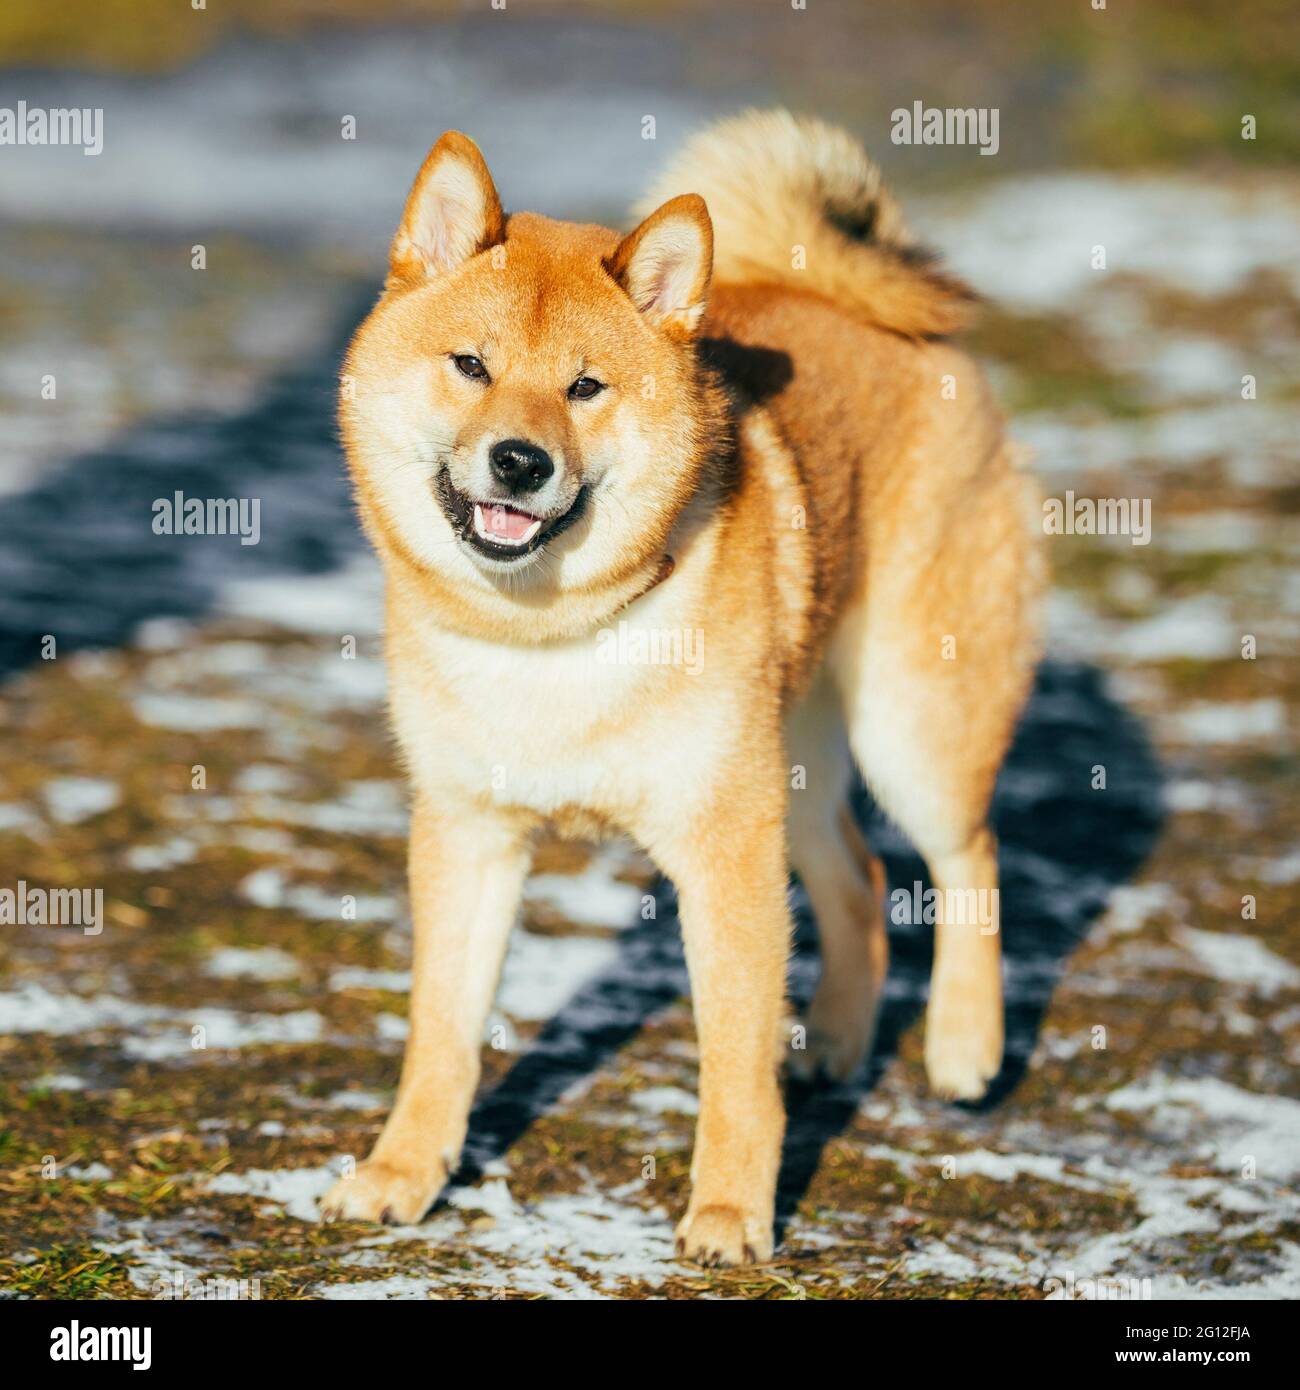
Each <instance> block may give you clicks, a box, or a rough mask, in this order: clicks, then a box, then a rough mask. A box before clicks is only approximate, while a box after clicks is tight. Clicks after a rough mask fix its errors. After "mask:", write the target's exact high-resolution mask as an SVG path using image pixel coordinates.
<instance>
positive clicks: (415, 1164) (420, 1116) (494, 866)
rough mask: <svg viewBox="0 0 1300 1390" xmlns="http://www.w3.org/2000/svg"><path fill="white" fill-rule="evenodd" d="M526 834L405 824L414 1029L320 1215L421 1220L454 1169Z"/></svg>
mask: <svg viewBox="0 0 1300 1390" xmlns="http://www.w3.org/2000/svg"><path fill="white" fill-rule="evenodd" d="M528 862H529V850H528V844H527V840H526V837H525V836H524V835H523V834H521V833H520V832H519V830H518V829H517V828H516V827H514V826H513V825H511V824H509V823H508V822H505V821H503V820H499V819H497V818H494V817H491V816H487V815H484V814H482V813H478V812H473V811H468V810H467V811H465V812H463V813H457V814H455V815H450V814H438V813H435V812H434V811H433V810H432V809H431V808H429V807H428V806H425V805H423V804H421V803H420V802H419V801H417V803H416V806H415V808H414V810H413V812H412V819H411V846H410V865H409V868H410V881H411V915H412V921H413V932H414V958H413V962H412V972H411V1032H410V1037H409V1039H408V1041H407V1044H406V1057H405V1060H404V1061H403V1063H402V1079H401V1083H400V1085H399V1086H398V1090H397V1100H396V1102H395V1103H394V1105H393V1110H392V1114H391V1115H389V1117H388V1123H387V1124H386V1125H385V1126H384V1130H383V1133H382V1134H381V1135H380V1136H379V1139H378V1141H377V1142H376V1144H375V1147H374V1151H373V1152H372V1153H371V1155H370V1157H369V1158H368V1159H367V1160H366V1161H365V1162H364V1163H363V1164H361V1166H360V1167H359V1168H358V1169H357V1171H356V1173H355V1175H354V1176H352V1177H345V1178H341V1179H340V1180H339V1181H338V1182H337V1183H336V1184H335V1185H334V1187H333V1188H332V1189H331V1190H330V1192H329V1193H328V1194H327V1195H326V1197H325V1198H324V1200H323V1201H322V1203H321V1211H322V1214H323V1215H324V1216H325V1218H326V1219H327V1220H329V1219H333V1218H335V1217H342V1218H344V1219H349V1220H356V1221H388V1222H394V1223H398V1224H403V1223H407V1222H412V1221H418V1220H419V1219H420V1218H421V1217H422V1216H423V1215H424V1213H425V1212H426V1211H427V1210H428V1209H429V1207H430V1206H432V1204H433V1201H434V1198H435V1197H437V1195H438V1193H439V1191H440V1190H441V1189H442V1187H443V1184H444V1183H445V1182H446V1181H447V1178H448V1176H449V1175H450V1174H451V1173H452V1172H453V1171H454V1169H455V1166H456V1163H457V1161H458V1160H459V1157H460V1150H461V1146H462V1144H463V1143H464V1142H465V1130H466V1125H467V1123H468V1119H469V1108H470V1105H471V1103H472V1101H473V1099H474V1090H475V1087H476V1086H477V1085H478V1079H479V1048H480V1045H481V1042H482V1033H483V1026H484V1023H485V1021H486V1019H487V1013H488V1009H489V1008H490V1007H491V1004H492V998H493V995H494V994H495V992H496V986H497V979H498V976H499V975H500V973H501V961H502V958H503V957H504V955H505V949H506V942H507V939H508V938H509V935H510V928H511V926H512V925H513V923H514V920H515V916H516V913H517V912H518V908H519V898H520V893H521V891H522V887H523V881H524V876H525V874H526V873H527V872H528Z"/></svg>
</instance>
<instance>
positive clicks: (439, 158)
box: [323, 112, 1039, 1263]
mask: <svg viewBox="0 0 1300 1390" xmlns="http://www.w3.org/2000/svg"><path fill="white" fill-rule="evenodd" d="M640 213H641V214H642V215H643V220H642V221H641V222H640V224H639V225H638V226H637V227H636V228H635V230H633V231H632V232H630V233H629V234H627V235H626V236H621V235H619V234H618V233H616V232H613V231H608V230H606V229H605V228H603V227H595V226H579V225H574V224H571V223H566V222H556V221H551V220H548V219H547V218H544V217H540V216H536V215H534V214H532V213H516V214H513V215H511V216H506V215H505V214H504V213H503V212H502V208H501V203H500V200H499V198H498V195H497V191H496V188H495V187H494V185H493V182H492V178H491V175H490V174H489V172H488V169H487V166H486V164H485V163H484V161H483V158H482V156H481V155H480V153H479V151H478V149H477V147H476V146H475V145H474V144H473V143H472V142H471V141H470V140H468V139H467V138H466V137H465V136H463V135H460V134H457V133H454V132H451V133H448V134H446V135H444V136H443V137H442V138H441V139H440V140H439V141H438V143H437V144H436V145H435V146H434V147H433V150H432V152H431V153H430V154H429V156H428V158H427V159H426V161H425V163H424V165H423V167H422V168H421V170H420V172H419V175H418V177H417V178H416V181H415V185H414V188H413V189H412V191H411V194H410V197H409V200H408V202H407V204H406V208H405V211H404V213H403V216H402V221H401V225H400V226H399V228H398V230H397V234H396V237H395V239H394V241H393V245H392V251H391V258H390V272H389V275H388V279H387V282H386V285H385V289H384V293H383V296H382V297H381V299H380V301H379V303H378V305H377V306H376V308H375V309H374V311H373V312H372V313H371V315H370V316H369V318H368V319H367V320H366V322H365V323H364V324H363V325H362V327H361V328H360V330H359V331H358V332H357V334H356V337H355V339H354V341H353V343H352V346H351V349H350V352H349V354H348V358H347V362H346V365H345V368H344V383H345V389H344V391H343V393H342V405H341V421H342V429H343V434H344V439H345V442H346V447H347V451H348V456H349V460H350V465H351V468H352V473H353V477H354V479H355V486H356V494H357V498H358V502H359V507H360V511H361V516H362V518H363V522H364V525H365V527H366V530H367V531H368V533H369V535H370V537H371V539H372V540H373V543H374V545H375V547H376V548H377V550H378V552H379V555H380V557H381V559H382V562H383V566H384V570H385V575H386V584H387V659H388V664H389V671H390V701H391V709H392V718H393V722H394V725H395V728H396V732H397V735H398V738H399V741H400V745H401V748H402V750H403V752H404V755H405V759H406V762H407V765H408V768H409V774H410V778H411V782H412V784H413V793H414V800H413V813H412V815H413V819H412V827H411V840H410V887H411V902H412V911H413V918H414V964H413V978H412V990H411V1032H410V1039H409V1043H408V1046H407V1051H406V1059H405V1064H404V1066H403V1071H402V1077H401V1083H400V1087H399V1090H398V1093H397V1099H396V1103H395V1105H394V1108H393V1111H392V1114H391V1115H390V1117H389V1119H388V1122H387V1124H386V1126H385V1128H384V1130H383V1133H382V1135H381V1136H380V1138H379V1139H378V1141H377V1143H376V1145H375V1148H374V1152H373V1153H372V1154H371V1156H370V1158H369V1159H368V1160H367V1161H366V1162H365V1163H364V1164H362V1165H361V1167H360V1168H359V1170H358V1171H357V1173H356V1174H355V1175H354V1176H353V1177H351V1178H349V1179H345V1180H343V1181H340V1182H339V1183H338V1184H337V1185H336V1186H335V1187H334V1188H333V1190H332V1191H331V1192H330V1193H329V1194H328V1195H327V1196H326V1198H325V1199H324V1202H323V1210H324V1213H325V1215H326V1216H327V1217H343V1218H350V1219H364V1220H376V1221H380V1220H385V1221H395V1222H411V1221H416V1220H418V1219H419V1218H420V1217H421V1216H422V1215H423V1214H424V1212H425V1211H426V1210H427V1209H428V1207H429V1206H430V1205H431V1204H432V1202H433V1201H434V1199H435V1198H436V1197H437V1195H438V1192H439V1190H440V1189H441V1188H442V1186H443V1185H444V1183H445V1182H446V1181H447V1178H448V1176H449V1174H450V1173H451V1172H452V1171H453V1170H454V1168H455V1166H456V1163H457V1158H458V1155H459V1153H460V1149H461V1146H462V1144H463V1142H464V1139H465V1134H466V1124H467V1116H468V1113H469V1109H470V1103H471V1100H472V1098H473V1094H474V1090H475V1086H476V1084H477V1080H478V1077H479V1047H480V1040H481V1033H482V1030H483V1027H484V1023H485V1019H486V1016H487V1013H488V1009H489V1007H490V1005H491V1001H492V997H493V993H494V990H495V988H496V983H497V976H498V972H499V970H500V966H501V961H502V957H503V954H504V952H505V949H506V942H507V937H508V935H509V932H510V929H511V926H512V924H513V922H514V920H515V916H516V912H517V909H518V904H519V899H520V892H521V887H522V885H523V882H524V879H525V876H526V874H527V873H528V869H529V847H530V843H531V842H532V841H533V839H534V837H535V836H536V835H537V833H538V832H539V830H541V829H542V828H543V827H551V828H558V830H559V831H560V832H561V833H564V834H572V835H577V836H584V837H585V836H597V835H605V834H610V833H625V834H628V835H630V836H631V837H633V838H634V839H635V840H636V841H638V842H639V843H640V845H641V846H643V847H644V848H645V850H647V851H648V852H649V854H650V855H651V856H652V857H653V859H654V860H655V861H656V863H657V864H658V865H659V866H660V867H661V868H662V870H663V871H664V873H665V874H667V875H668V876H669V877H670V878H671V879H672V880H673V881H674V882H675V884H676V886H677V890H678V895H679V900H680V908H681V922H682V931H683V935H684V940H685V948H686V957H687V962H688V966H689V969H690V975H691V984H692V995H693V999H694V1009H695V1017H696V1024H697V1029H698V1035H699V1048H700V1081H699V1088H700V1113H699V1123H698V1127H697V1132H696V1141H695V1150H694V1157H693V1163H692V1182H693V1190H692V1195H691V1198H690V1202H689V1206H688V1209H687V1211H686V1213H685V1216H684V1217H683V1218H682V1220H681V1223H680V1225H679V1227H678V1249H679V1251H680V1252H681V1253H682V1254H684V1255H685V1256H686V1257H688V1258H690V1259H694V1260H700V1261H704V1262H708V1263H736V1262H743V1261H753V1260H759V1261H761V1260H766V1259H768V1258H769V1257H770V1255H771V1253H772V1219H773V1200H774V1193H775V1187H776V1179H777V1167H778V1159H779V1155H780V1149H781V1141H782V1129H783V1123H784V1119H783V1110H782V1104H781V1096H780V1092H779V1088H778V1069H779V1066H780V1063H781V1054H782V1053H783V1052H785V1053H788V1054H789V1060H790V1062H791V1064H792V1065H793V1066H794V1067H795V1068H796V1070H799V1071H801V1072H803V1073H804V1074H813V1073H816V1072H819V1071H822V1072H825V1073H827V1074H829V1075H830V1076H831V1077H833V1078H846V1077H848V1076H850V1075H851V1074H852V1073H853V1071H854V1070H855V1068H856V1067H857V1066H858V1065H859V1063H860V1062H861V1061H862V1060H863V1058H864V1057H865V1056H866V1054H867V1052H868V1050H869V1049H870V1046H871V1042H872V1034H873V1028H874V1023H875V1017H876V1011H877V1004H878V1002H879V999H880V993H881V988H882V984H883V981H884V978H885V971H886V966H887V956H888V948H887V943H886V934H885V926H884V921H883V916H882V904H881V898H882V894H883V891H884V877H883V873H882V870H881V866H880V863H879V861H878V860H877V859H876V858H875V857H874V856H873V855H872V853H871V852H870V850H869V849H868V848H867V846H866V844H865V843H864V841H863V838H862V836H861V835H860V833H859V831H858V829H857V828H856V825H855V824H854V822H853V821H852V820H851V819H850V817H849V816H848V815H847V813H846V811H845V793H846V790H847V788H848V786H849V781H850V776H851V768H852V765H853V763H855V762H856V765H857V766H858V767H859V768H860V769H861V772H862V774H863V776H864V777H865V779H866V781H867V783H868V785H869V786H870V787H871V788H872V790H873V792H874V794H875V796H876V797H877V799H878V800H879V801H880V803H881V804H882V805H883V807H884V808H885V810H886V811H887V812H888V813H889V814H891V815H892V816H893V817H895V818H896V819H897V821H898V823H899V824H900V825H901V826H902V828H903V829H904V830H905V831H906V832H907V833H908V834H909V835H910V837H911V839H912V840H913V842H914V843H915V844H916V846H917V847H918V849H919V850H920V851H921V853H922V854H923V855H924V856H925V859H926V860H927V862H928V864H929V867H930V869H931V872H932V875H933V878H934V881H935V885H936V888H937V889H939V890H941V896H942V897H943V899H944V900H945V901H951V900H956V901H960V900H961V896H962V895H963V894H967V893H970V892H971V891H974V892H975V893H978V894H980V895H981V900H982V901H992V902H994V903H996V887H997V861H996V853H995V844H994V839H993V835H992V833H991V831H990V828H989V824H988V810H989V802H990V797H991V794H992V790H993V783H994V778H995V776H996V774H997V771H998V767H999V764H1000V762H1001V760H1002V758H1003V755H1004V753H1005V750H1006V748H1007V745H1008V742H1009V740H1010V737H1011V734H1012V729H1013V725H1014V724H1015V722H1016V718H1017V715H1018V712H1019V710H1020V708H1021V705H1022V703H1023V702H1024V700H1025V698H1026V693H1027V690H1028V688H1029V682H1030V678H1031V670H1032V667H1033V664H1034V656H1035V639H1034V636H1033V622H1032V614H1033V609H1034V600H1035V596H1036V591H1037V587H1038V584H1039V579H1038V564H1037V560H1036V558H1035V557H1036V553H1037V552H1036V549H1035V547H1034V544H1033V535H1034V529H1033V528H1034V520H1033V505H1032V492H1031V490H1030V488H1029V486H1028V484H1027V481H1026V480H1025V479H1024V478H1023V477H1022V476H1021V475H1020V474H1019V473H1018V471H1017V469H1016V467H1015V465H1014V462H1013V459H1012V456H1011V453H1010V451H1009V449H1008V446H1007V444H1006V443H1005V441H1004V439H1003V434H1002V427H1001V423H1000V419H999V416H998V413H997V411H996V409H995V408H994V406H993V404H992V403H991V401H990V398H989V395H988V392H987V390H986V388H985V387H984V385H983V384H982V382H981V379H980V376H979V373H978V371H977V370H976V368H975V367H974V366H973V365H972V363H971V362H970V361H969V360H968V359H967V358H966V357H964V356H963V355H962V354H961V353H960V352H959V351H957V350H956V349H955V348H953V347H952V346H950V345H948V344H947V343H946V342H945V339H946V338H947V336H948V335H949V334H951V333H952V332H953V331H954V330H956V329H958V328H959V327H960V326H961V325H962V323H963V322H964V321H965V319H966V316H967V313H968V311H969V309H970V304H971V295H970V293H969V291H967V290H966V289H965V287H964V286H963V285H962V284H961V283H959V282H958V281H957V280H955V279H953V278H951V277H949V276H947V275H945V274H943V273H942V272H940V271H939V270H938V269H937V268H936V267H935V265H934V264H933V262H932V261H930V260H929V259H928V258H927V257H926V256H925V255H924V254H923V253H921V252H920V251H919V250H918V248H917V247H916V246H915V245H914V243H913V242H912V240H911V238H910V236H909V234H908V232H907V230H906V227H905V225H904V222H903V219H902V216H901V214H900V212H899V209H898V207H897V205H896V204H895V202H894V200H893V199H892V197H891V196H890V195H889V194H888V193H887V192H886V190H885V189H884V188H883V187H882V186H881V183H880V179H879V176H878V173H877V171H876V170H875V168H874V167H873V166H872V165H871V163H870V162H869V161H868V160H867V157H866V155H865V154H864V153H863V151H862V150H861V149H860V148H859V146H858V145H857V144H856V143H855V142H854V141H853V140H852V139H851V138H850V137H849V136H847V135H846V134H844V133H843V132H841V131H838V130H835V129H832V128H830V127H828V126H826V125H823V124H821V123H819V122H816V121H812V120H806V119H796V118H795V117H793V116H790V115H788V114H786V113H783V112H775V113H763V114H756V113H751V114H749V115H746V116H742V117H739V118H737V119H734V120H731V121H727V122H724V123H723V124H720V125H718V126H716V127H714V128H712V129H709V130H707V131H705V132H703V133H702V134H700V135H698V136H697V137H696V138H695V139H694V141H693V142H691V143H690V144H688V145H687V147H686V149H685V151H684V153H683V154H682V155H681V156H680V158H678V159H677V161H676V162H675V163H674V164H673V166H672V167H671V168H670V169H669V170H668V172H667V173H666V174H665V175H664V176H663V178H662V180H661V182H660V183H659V185H658V187H657V188H656V189H655V190H654V192H653V193H652V195H651V196H650V197H649V198H648V199H647V200H646V202H645V205H644V208H642V209H641V210H640ZM613 631H620V632H621V633H622V635H623V638H624V639H626V640H623V641H621V643H614V644H611V643H610V642H609V641H608V640H607V639H608V637H609V634H610V633H611V632H613ZM665 634H667V635H668V637H669V639H671V638H672V637H673V635H676V637H677V638H678V639H679V640H678V641H677V643H676V645H674V642H673V641H672V640H668V641H666V642H665V641H663V640H659V641H658V644H657V645H655V644H654V643H653V642H652V640H651V639H652V638H656V639H662V638H663V637H664V635H665ZM686 635H689V637H690V641H689V642H688V641H686V640H685V637H686ZM631 639H636V640H631ZM688 648H689V651H690V652H691V659H690V660H689V661H688V660H685V659H683V660H681V661H677V660H674V659H673V658H672V653H673V652H675V651H680V652H682V653H685V652H686V651H687V650H688ZM611 650H613V651H614V652H615V654H616V656H615V659H610V658H609V653H610V651H611ZM651 650H654V651H657V652H658V653H659V654H660V658H659V659H655V660H649V659H639V658H638V657H637V656H636V655H635V653H637V652H641V653H645V652H648V651H651ZM665 652H666V653H668V654H669V655H668V657H667V658H664V657H663V653H665ZM618 653H622V655H621V656H619V655H617V654H618ZM791 866H793V867H794V868H795V869H796V870H797V871H798V873H799V875H800V876H801V878H802V879H803V881H804V883H805V884H806V887H807V891H808V893H809V895H810V899H811V902H812V905H813V909H814V912H815V915H816V918H817V922H818V928H819V933H820V937H821V943H822V956H823V962H824V966H823V976H822V981H821V984H820V986H819V988H818V990H817V992H816V995H815V998H814V999H813V1001H812V1004H811V1008H810V1011H809V1014H808V1017H807V1019H806V1033H804V1032H803V1031H802V1030H796V1032H797V1033H798V1034H799V1036H800V1037H801V1039H804V1038H806V1044H807V1045H806V1047H804V1048H803V1049H802V1050H799V1049H797V1048H791V1045H790V1037H791V1034H790V1032H789V1031H787V1033H786V1036H785V1038H784V1042H783V1040H782V1037H781V1032H782V1018H783V1008H784V992H785V969H786V956H787V950H788V945H789V939H790V931H791V921H790V914H789V909H788V905H787V884H788V873H789V869H790V867H791ZM989 895H991V898H990V896H989ZM959 915H960V914H956V913H944V912H942V911H941V912H940V914H939V920H938V922H937V925H936V944H935V957H934V973H933V980H932V986H931V993H930V999H929V1009H928V1014H927V1019H926V1039H925V1062H926V1068H927V1071H928V1075H929V1080H930V1084H931V1086H932V1087H933V1088H934V1089H935V1090H936V1091H937V1092H938V1093H940V1094H941V1095H944V1096H949V1097H962V1098H974V1097H978V1096H980V1095H981V1094H982V1093H983V1092H984V1090H985V1088H986V1087H987V1085H988V1083H989V1081H990V1079H991V1078H992V1077H993V1076H994V1074H995V1073H996V1072H997V1071H998V1069H999V1066H1000V1063H1001V1057H1002V1038H1003V1024H1002V999H1001V970H1000V947H999V937H998V930H997V928H998V923H997V919H996V914H994V916H993V918H992V921H991V923H990V922H989V921H987V920H982V921H979V922H969V921H960V920H956V917H957V916H959ZM986 915H987V914H986Z"/></svg>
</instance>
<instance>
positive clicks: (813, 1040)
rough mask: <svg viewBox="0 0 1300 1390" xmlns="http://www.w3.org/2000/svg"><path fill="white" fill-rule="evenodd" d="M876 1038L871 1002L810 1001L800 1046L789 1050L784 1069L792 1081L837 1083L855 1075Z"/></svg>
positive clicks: (874, 1014) (857, 1000)
mask: <svg viewBox="0 0 1300 1390" xmlns="http://www.w3.org/2000/svg"><path fill="white" fill-rule="evenodd" d="M875 1036H876V1007H875V1003H874V1000H863V999H861V998H857V999H854V998H843V997H841V998H840V999H836V1000H834V1001H829V1000H827V1001H823V1000H822V999H820V998H814V1000H813V1002H812V1005H811V1006H810V1007H809V1010H808V1017H807V1019H806V1020H805V1022H804V1024H803V1035H802V1042H803V1046H802V1047H793V1046H792V1047H791V1048H790V1055H789V1059H788V1062H787V1067H788V1070H789V1072H790V1075H791V1076H792V1077H794V1079H795V1080H796V1081H803V1082H808V1083H811V1082H814V1081H816V1080H817V1079H818V1078H819V1077H825V1078H827V1079H828V1080H830V1081H833V1082H836V1083H837V1084H840V1083H843V1082H846V1081H850V1080H852V1078H853V1077H854V1076H855V1075H857V1073H858V1071H859V1069H860V1068H861V1067H862V1064H863V1063H864V1062H865V1061H866V1059H867V1057H868V1056H869V1054H870V1052H871V1045H872V1043H873V1042H874V1041H875Z"/></svg>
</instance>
